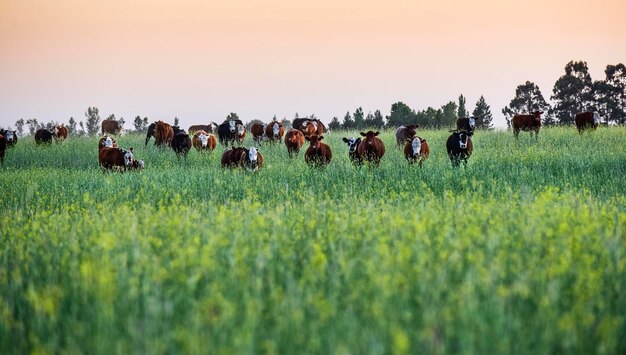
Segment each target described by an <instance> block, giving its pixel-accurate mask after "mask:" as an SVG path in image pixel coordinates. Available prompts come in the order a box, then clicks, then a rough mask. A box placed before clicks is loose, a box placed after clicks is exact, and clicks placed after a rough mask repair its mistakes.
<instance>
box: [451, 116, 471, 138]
mask: <svg viewBox="0 0 626 355" xmlns="http://www.w3.org/2000/svg"><path fill="white" fill-rule="evenodd" d="M475 129H476V119H475V118H474V117H459V118H458V119H457V120H456V130H457V131H459V132H460V131H465V132H467V133H469V135H470V136H471V135H473V134H474V130H475Z"/></svg>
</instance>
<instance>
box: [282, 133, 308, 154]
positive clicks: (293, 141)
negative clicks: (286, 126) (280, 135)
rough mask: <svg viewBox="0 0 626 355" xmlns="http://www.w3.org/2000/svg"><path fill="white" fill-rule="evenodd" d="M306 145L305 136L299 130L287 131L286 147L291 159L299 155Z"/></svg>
mask: <svg viewBox="0 0 626 355" xmlns="http://www.w3.org/2000/svg"><path fill="white" fill-rule="evenodd" d="M303 145H304V134H303V133H302V132H300V131H299V130H297V129H295V128H292V129H290V130H288V131H287V134H286V135H285V146H287V153H288V154H289V157H290V158H291V157H292V156H293V154H298V152H300V148H302V146H303Z"/></svg>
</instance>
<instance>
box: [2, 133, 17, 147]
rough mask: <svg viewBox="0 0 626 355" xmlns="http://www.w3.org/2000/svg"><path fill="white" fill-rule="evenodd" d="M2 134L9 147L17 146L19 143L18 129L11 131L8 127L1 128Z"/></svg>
mask: <svg viewBox="0 0 626 355" xmlns="http://www.w3.org/2000/svg"><path fill="white" fill-rule="evenodd" d="M0 134H1V135H3V136H4V138H5V139H6V141H7V148H12V147H15V145H16V144H17V131H10V130H8V129H0Z"/></svg>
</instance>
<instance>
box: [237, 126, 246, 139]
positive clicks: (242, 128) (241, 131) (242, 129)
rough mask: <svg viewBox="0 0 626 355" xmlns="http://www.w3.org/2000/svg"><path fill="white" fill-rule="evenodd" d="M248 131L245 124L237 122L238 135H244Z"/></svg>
mask: <svg viewBox="0 0 626 355" xmlns="http://www.w3.org/2000/svg"><path fill="white" fill-rule="evenodd" d="M245 133H246V127H245V126H244V125H242V124H241V123H238V124H237V135H238V136H240V137H241V136H243V135H244V134H245Z"/></svg>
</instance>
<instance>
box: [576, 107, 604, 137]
mask: <svg viewBox="0 0 626 355" xmlns="http://www.w3.org/2000/svg"><path fill="white" fill-rule="evenodd" d="M574 121H575V122H576V128H578V133H580V134H583V131H584V130H586V129H594V130H595V129H596V128H598V125H599V124H600V115H599V114H598V113H597V112H580V113H577V114H576V118H575V119H574Z"/></svg>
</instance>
